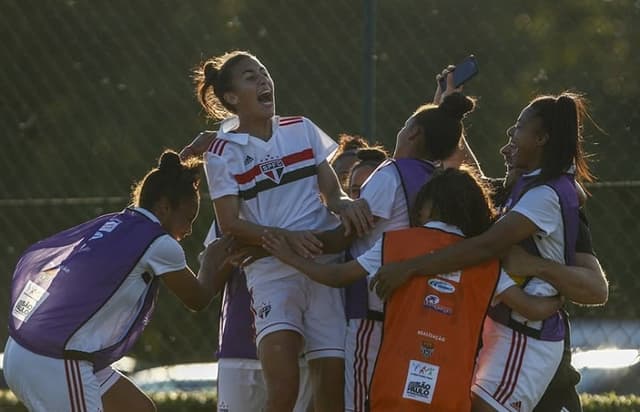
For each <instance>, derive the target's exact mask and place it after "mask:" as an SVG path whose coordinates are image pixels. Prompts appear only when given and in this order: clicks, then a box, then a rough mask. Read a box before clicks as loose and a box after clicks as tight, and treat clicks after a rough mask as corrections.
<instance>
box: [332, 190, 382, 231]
mask: <svg viewBox="0 0 640 412" xmlns="http://www.w3.org/2000/svg"><path fill="white" fill-rule="evenodd" d="M341 202H342V203H341V205H340V208H339V210H338V213H339V214H340V220H342V224H343V225H344V229H345V230H344V235H345V236H349V235H351V234H352V233H355V234H356V235H358V237H361V236H363V235H365V234H366V233H369V232H370V231H371V230H372V229H373V228H374V226H375V220H374V219H373V214H372V213H371V209H370V208H369V203H368V202H367V201H366V199H356V200H349V199H344V200H342V201H341Z"/></svg>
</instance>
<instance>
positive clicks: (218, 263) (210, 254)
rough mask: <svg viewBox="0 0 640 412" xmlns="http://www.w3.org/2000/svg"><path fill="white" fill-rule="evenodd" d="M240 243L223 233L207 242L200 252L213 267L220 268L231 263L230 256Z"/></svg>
mask: <svg viewBox="0 0 640 412" xmlns="http://www.w3.org/2000/svg"><path fill="white" fill-rule="evenodd" d="M239 245H240V243H239V242H238V241H237V240H236V239H235V238H234V237H233V236H229V235H224V236H222V237H220V238H218V239H216V240H214V241H213V242H211V243H209V245H208V246H207V248H206V249H205V250H204V251H203V253H202V258H203V259H207V260H210V261H211V262H212V265H213V267H216V268H221V267H223V266H224V265H227V264H231V263H232V262H231V260H230V256H231V255H232V253H233V252H234V251H235V250H236V249H237V248H238V246H239Z"/></svg>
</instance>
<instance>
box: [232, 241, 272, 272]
mask: <svg viewBox="0 0 640 412" xmlns="http://www.w3.org/2000/svg"><path fill="white" fill-rule="evenodd" d="M266 256H269V252H267V251H266V250H264V249H263V248H261V247H259V246H242V247H240V248H238V249H237V250H235V251H232V252H231V254H230V255H229V256H228V258H227V259H228V261H229V262H230V263H231V264H232V265H233V266H236V267H239V268H240V269H244V268H245V267H247V266H249V265H250V264H252V263H253V262H255V261H256V260H258V259H261V258H263V257H266Z"/></svg>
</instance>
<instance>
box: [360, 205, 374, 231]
mask: <svg viewBox="0 0 640 412" xmlns="http://www.w3.org/2000/svg"><path fill="white" fill-rule="evenodd" d="M362 210H363V213H364V215H365V217H366V219H367V223H368V224H369V230H371V229H373V228H374V226H375V224H376V221H375V219H374V218H373V213H371V207H369V202H367V201H366V200H365V199H362Z"/></svg>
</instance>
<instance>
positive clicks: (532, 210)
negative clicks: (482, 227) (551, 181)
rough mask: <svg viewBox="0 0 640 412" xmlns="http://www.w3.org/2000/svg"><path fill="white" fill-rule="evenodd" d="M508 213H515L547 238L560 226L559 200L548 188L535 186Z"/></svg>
mask: <svg viewBox="0 0 640 412" xmlns="http://www.w3.org/2000/svg"><path fill="white" fill-rule="evenodd" d="M510 212H517V213H519V214H521V215H523V216H524V217H526V218H527V219H529V220H530V221H531V222H533V224H534V225H536V226H537V227H538V229H539V230H540V231H541V232H542V233H544V235H545V236H549V235H550V234H551V233H553V232H554V231H555V230H556V229H557V228H558V227H559V226H560V225H561V224H562V213H561V211H560V199H559V198H558V194H557V193H556V192H555V191H554V190H553V189H552V188H550V187H549V186H536V187H534V188H533V189H530V190H529V191H527V192H526V193H525V194H524V195H523V196H522V197H521V198H520V200H518V203H516V205H515V206H514V207H513V209H511V211H510Z"/></svg>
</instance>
